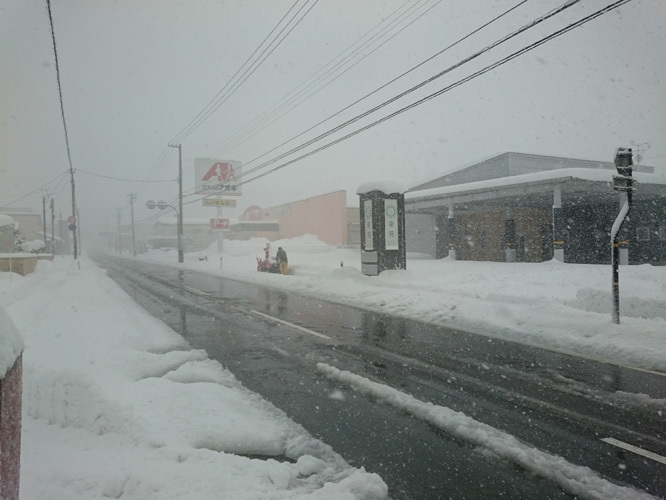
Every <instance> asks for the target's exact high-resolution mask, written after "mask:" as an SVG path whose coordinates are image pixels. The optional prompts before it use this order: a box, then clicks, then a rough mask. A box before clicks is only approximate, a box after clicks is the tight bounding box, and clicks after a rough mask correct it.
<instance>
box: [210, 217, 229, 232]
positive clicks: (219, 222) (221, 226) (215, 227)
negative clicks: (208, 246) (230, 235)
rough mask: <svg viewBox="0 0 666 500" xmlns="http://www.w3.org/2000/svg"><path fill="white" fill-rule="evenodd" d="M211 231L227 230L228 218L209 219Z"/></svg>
mask: <svg viewBox="0 0 666 500" xmlns="http://www.w3.org/2000/svg"><path fill="white" fill-rule="evenodd" d="M210 230H211V231H229V219H211V220H210Z"/></svg>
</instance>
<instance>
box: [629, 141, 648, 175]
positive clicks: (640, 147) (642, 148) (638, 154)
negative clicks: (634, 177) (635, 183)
mask: <svg viewBox="0 0 666 500" xmlns="http://www.w3.org/2000/svg"><path fill="white" fill-rule="evenodd" d="M631 144H632V146H633V148H632V149H635V150H636V154H635V155H634V158H636V169H637V170H638V169H640V166H641V161H643V155H642V154H641V151H643V153H645V152H646V151H647V150H648V149H650V143H649V142H642V143H640V144H636V143H635V142H633V141H632V142H631Z"/></svg>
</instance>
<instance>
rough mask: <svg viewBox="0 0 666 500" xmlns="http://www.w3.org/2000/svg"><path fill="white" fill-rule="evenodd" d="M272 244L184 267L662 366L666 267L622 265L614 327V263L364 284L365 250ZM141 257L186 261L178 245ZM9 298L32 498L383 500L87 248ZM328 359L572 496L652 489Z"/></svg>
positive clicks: (376, 488) (416, 272) (5, 298)
mask: <svg viewBox="0 0 666 500" xmlns="http://www.w3.org/2000/svg"><path fill="white" fill-rule="evenodd" d="M264 243H265V242H264V240H252V241H246V242H225V243H224V251H223V253H222V255H221V258H220V254H219V253H218V252H217V245H213V246H211V248H210V249H209V250H208V251H206V252H202V253H200V254H186V255H185V260H186V262H185V263H184V264H183V266H185V267H187V268H192V269H198V270H201V271H205V272H208V273H210V274H216V275H221V276H228V277H233V278H236V279H240V280H244V281H250V282H255V283H260V284H263V285H268V286H272V287H275V288H280V289H284V290H291V291H294V292H297V293H302V294H307V295H312V296H322V297H325V298H327V299H329V300H335V301H339V302H342V303H348V304H353V305H356V306H359V307H363V308H366V309H371V310H378V311H382V312H390V313H393V314H398V315H402V316H404V317H410V318H416V319H421V320H424V321H429V322H433V323H438V324H443V325H448V326H453V327H456V328H460V329H464V330H469V331H476V332H479V333H481V334H485V335H492V336H496V337H502V338H505V339H509V340H515V341H519V342H523V343H528V344H532V345H540V346H544V347H547V348H550V349H555V350H558V351H567V352H574V353H577V354H579V355H583V356H586V357H592V358H597V359H603V360H606V361H609V362H613V363H618V364H623V365H630V366H636V367H640V368H643V369H649V370H655V371H662V372H666V317H665V316H666V298H665V297H666V268H663V267H652V266H631V267H622V268H621V270H620V291H621V304H622V317H621V324H620V325H615V324H614V323H613V322H612V321H611V313H610V308H611V298H610V266H592V265H565V264H561V263H557V262H548V263H543V264H518V263H514V264H504V263H479V262H461V261H458V262H456V261H450V260H441V261H436V260H428V259H418V258H408V264H407V268H408V269H407V270H406V271H391V272H386V273H382V275H381V276H379V277H367V276H364V275H362V274H361V273H360V271H359V269H360V256H359V254H358V252H355V251H351V250H347V249H338V248H334V247H330V246H328V245H325V244H322V243H321V242H318V241H316V240H314V239H313V238H310V237H304V238H299V239H297V240H290V241H280V242H274V243H273V244H272V254H273V255H274V254H275V251H276V250H277V247H278V245H280V246H283V247H284V248H285V249H286V251H287V252H288V254H289V262H290V274H289V275H288V276H281V275H276V274H268V273H258V272H257V271H256V257H263V247H264ZM137 258H139V259H145V260H150V261H153V262H161V263H165V264H168V265H173V266H178V265H179V264H177V255H176V252H174V251H153V252H150V253H149V254H143V255H141V256H139V257H137ZM203 258H207V260H200V259H203ZM0 305H2V307H3V308H4V310H5V311H6V312H7V313H8V315H9V316H10V317H11V319H12V320H13V323H14V324H15V325H16V328H17V330H18V331H20V333H21V335H22V337H23V342H24V345H25V351H24V399H23V405H24V408H23V414H24V417H23V418H24V420H23V451H22V453H23V456H22V471H21V474H22V481H21V498H22V499H23V500H26V499H28V500H32V499H44V498H48V499H54V500H60V499H62V500H65V499H68V500H76V499H98V498H99V499H103V498H123V499H136V500H139V499H147V500H151V499H167V500H168V499H188V500H189V499H192V500H194V499H197V500H199V499H220V498H223V499H287V498H288V499H312V500H315V499H317V500H318V499H327V500H328V499H330V500H347V499H349V500H356V499H359V500H363V499H367V500H374V499H384V498H388V493H387V488H386V485H385V484H384V482H383V481H382V479H381V478H380V477H378V476H377V475H375V474H369V473H367V472H365V471H364V470H362V469H355V468H352V467H350V466H349V465H348V464H347V463H346V462H345V460H344V458H343V457H340V456H339V455H337V454H336V453H335V451H334V450H332V449H331V448H330V447H328V446H327V445H326V444H325V443H322V442H320V441H318V440H316V439H314V438H313V437H312V436H310V435H309V434H308V433H307V431H306V430H305V429H303V428H302V427H300V426H299V425H297V424H296V423H294V422H292V421H291V420H289V419H288V418H287V416H286V415H285V414H284V413H283V412H282V411H281V410H279V409H277V408H275V407H274V406H272V405H271V404H270V403H268V402H266V401H265V400H263V399H262V398H261V397H259V396H258V395H256V394H254V393H251V392H250V391H248V390H246V389H245V388H244V387H243V386H242V385H241V384H240V383H239V382H238V381H237V380H236V379H235V377H234V375H233V374H232V373H230V372H228V371H227V370H226V369H225V368H224V367H222V366H221V365H220V364H219V363H217V362H215V361H212V360H210V359H208V357H207V355H206V353H205V352H203V351H198V350H192V349H191V348H190V347H189V346H188V344H187V343H186V342H185V341H184V339H182V338H181V337H180V336H179V335H177V334H176V333H175V332H173V331H172V330H171V329H169V328H168V327H167V326H166V325H164V324H163V323H161V322H160V321H159V320H157V319H155V318H153V317H151V316H149V315H148V314H147V313H145V312H144V311H143V310H142V309H140V308H139V307H138V306H137V305H136V304H135V303H134V302H133V301H132V300H131V299H130V298H129V297H128V296H127V295H126V294H125V293H124V292H123V291H122V290H121V289H120V288H119V287H118V286H117V285H116V284H115V283H114V282H113V281H112V280H110V279H109V278H108V277H107V276H106V273H105V272H104V271H103V270H100V269H99V268H97V267H96V266H95V265H94V264H93V263H92V262H91V261H89V260H88V259H87V258H85V257H84V258H82V259H81V260H80V262H77V263H74V262H72V260H71V258H67V257H66V258H56V260H55V262H53V263H48V262H42V263H40V264H39V265H38V268H37V271H36V272H35V273H34V274H32V275H29V276H27V277H22V276H19V275H16V274H13V275H12V276H11V281H10V276H9V274H8V273H0ZM0 320H2V318H1V317H0ZM0 324H2V321H0ZM12 340H15V338H14V337H13V336H12V334H11V332H9V331H7V329H6V328H5V331H4V333H3V334H2V335H0V341H2V342H4V343H5V348H4V349H0V359H2V356H3V355H4V356H5V357H7V356H8V354H7V351H8V350H9V351H11V350H12V345H13V346H14V348H15V346H16V343H14V344H12V342H11V341H12ZM9 354H11V352H10V353H9ZM317 370H318V371H319V372H320V373H321V374H322V375H324V376H328V377H330V378H332V379H333V380H337V381H338V382H339V383H340V384H341V385H346V386H348V387H350V388H353V389H354V390H358V391H361V392H366V393H369V394H373V396H374V397H377V398H381V399H385V400H386V401H387V403H388V404H394V405H396V406H398V407H400V408H401V409H403V410H404V411H409V412H411V413H412V414H413V415H414V416H415V417H417V418H424V419H426V420H428V421H429V422H431V424H432V425H437V426H439V427H441V428H442V429H443V430H445V431H446V432H452V433H454V434H455V433H456V432H457V433H459V434H458V437H460V438H462V439H467V438H468V437H467V435H469V436H473V435H475V436H478V435H484V436H486V437H485V438H484V439H483V442H479V443H477V445H479V446H483V447H486V448H488V449H489V450H491V451H492V452H493V453H495V454H497V455H499V456H505V457H507V458H508V459H511V460H515V461H516V462H517V463H520V464H522V465H523V466H526V467H530V466H534V464H539V466H540V467H541V469H535V470H534V471H535V472H536V473H539V474H541V475H545V476H547V477H551V478H552V479H553V480H554V481H556V482H558V483H559V484H561V485H562V487H563V488H564V489H565V490H567V491H570V492H574V493H578V494H581V495H582V496H583V497H588V498H618V499H620V498H650V497H649V496H648V495H646V494H645V493H641V492H636V491H634V490H631V489H628V488H622V487H618V486H615V485H612V484H611V483H608V482H606V481H604V480H603V479H601V478H599V477H598V476H597V475H596V474H595V473H594V472H592V471H590V470H589V469H586V468H582V467H576V466H574V465H572V464H567V463H565V462H564V461H563V460H562V459H561V458H559V457H553V456H549V455H547V454H544V453H541V452H538V450H534V449H531V448H528V447H525V445H523V444H522V443H519V442H517V440H515V438H513V437H512V436H508V435H503V434H502V433H499V431H496V430H494V429H492V428H487V426H484V425H483V424H480V423H478V422H475V421H473V420H472V419H469V417H466V416H464V415H462V414H459V413H457V412H453V411H451V410H449V409H447V408H443V407H434V406H433V405H430V404H429V403H427V402H419V401H416V400H414V398H411V396H409V395H405V394H402V393H399V392H398V391H395V390H394V389H392V388H390V387H387V386H382V385H380V384H375V383H374V382H371V381H369V380H367V379H363V378H361V377H358V376H357V375H354V374H351V373H348V372H340V371H339V370H337V369H336V368H335V367H331V366H328V365H319V366H318V367H317ZM665 383H666V379H665ZM331 396H332V397H335V395H331ZM655 403H656V404H663V405H664V406H665V407H666V402H664V401H661V402H655ZM447 426H448V427H447ZM268 457H274V458H268Z"/></svg>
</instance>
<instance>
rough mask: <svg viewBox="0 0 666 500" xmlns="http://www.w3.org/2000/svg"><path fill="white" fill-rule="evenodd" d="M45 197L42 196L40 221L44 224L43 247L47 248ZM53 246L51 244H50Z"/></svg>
mask: <svg viewBox="0 0 666 500" xmlns="http://www.w3.org/2000/svg"><path fill="white" fill-rule="evenodd" d="M46 196H47V195H44V196H42V220H43V222H44V247H45V248H46V247H48V241H46ZM51 244H53V242H52V243H51Z"/></svg>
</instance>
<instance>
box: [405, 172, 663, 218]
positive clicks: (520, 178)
mask: <svg viewBox="0 0 666 500" xmlns="http://www.w3.org/2000/svg"><path fill="white" fill-rule="evenodd" d="M614 175H616V172H615V168H614V166H613V170H610V169H605V168H604V169H599V168H564V169H553V170H544V171H541V172H533V173H527V174H520V175H509V176H505V177H497V178H491V179H485V180H479V181H475V182H468V183H464V184H453V185H445V186H440V187H434V188H430V189H423V190H419V191H410V192H408V193H406V194H405V204H406V208H407V211H409V212H419V211H426V212H429V211H432V210H433V209H435V210H438V209H439V210H443V209H445V208H448V206H449V205H450V204H464V203H472V202H475V203H481V204H485V205H492V204H498V205H499V204H511V205H515V206H549V205H551V206H552V203H553V191H554V189H555V187H556V186H560V187H561V191H562V197H563V201H565V202H566V201H567V200H571V199H576V200H587V201H589V202H594V201H599V200H608V199H611V198H613V197H615V196H616V192H615V191H614V190H613V176H614ZM634 179H635V184H634V187H635V189H636V193H637V196H640V197H641V198H654V197H657V198H666V176H659V175H655V174H649V173H644V172H637V173H635V174H634Z"/></svg>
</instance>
